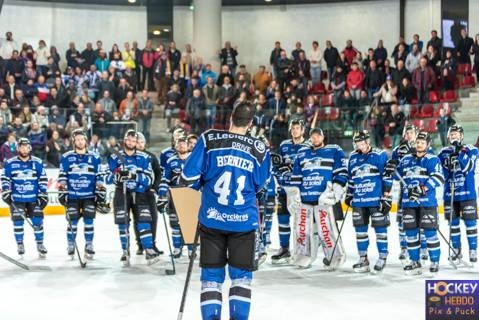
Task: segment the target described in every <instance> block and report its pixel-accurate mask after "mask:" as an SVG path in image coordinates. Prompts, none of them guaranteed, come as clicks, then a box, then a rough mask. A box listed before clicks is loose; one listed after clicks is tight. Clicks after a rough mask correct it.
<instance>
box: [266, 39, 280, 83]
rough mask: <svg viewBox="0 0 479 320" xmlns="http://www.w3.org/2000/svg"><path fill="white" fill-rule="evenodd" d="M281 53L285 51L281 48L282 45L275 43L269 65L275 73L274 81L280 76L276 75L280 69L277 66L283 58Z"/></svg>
mask: <svg viewBox="0 0 479 320" xmlns="http://www.w3.org/2000/svg"><path fill="white" fill-rule="evenodd" d="M281 51H283V49H282V48H281V43H280V42H279V41H276V42H275V43H274V48H273V50H272V51H271V55H270V56H269V64H270V66H271V70H272V71H273V78H274V79H276V77H277V76H278V74H277V73H276V70H277V68H278V66H277V64H278V60H279V58H280V56H281Z"/></svg>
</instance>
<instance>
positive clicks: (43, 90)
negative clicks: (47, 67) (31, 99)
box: [34, 75, 50, 103]
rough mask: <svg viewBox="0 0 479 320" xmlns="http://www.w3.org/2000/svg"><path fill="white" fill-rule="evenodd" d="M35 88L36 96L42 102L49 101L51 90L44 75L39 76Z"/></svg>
mask: <svg viewBox="0 0 479 320" xmlns="http://www.w3.org/2000/svg"><path fill="white" fill-rule="evenodd" d="M34 87H35V95H36V96H37V97H38V99H40V102H42V103H43V102H45V101H47V98H48V94H49V93H50V89H49V88H48V84H47V83H46V82H45V77H44V76H43V75H40V76H38V80H37V82H36V83H35V84H34Z"/></svg>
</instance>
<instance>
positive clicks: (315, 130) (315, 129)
mask: <svg viewBox="0 0 479 320" xmlns="http://www.w3.org/2000/svg"><path fill="white" fill-rule="evenodd" d="M315 133H317V134H319V135H321V136H324V133H323V130H322V129H321V128H313V129H311V131H309V136H310V137H311V136H312V135H313V134H315Z"/></svg>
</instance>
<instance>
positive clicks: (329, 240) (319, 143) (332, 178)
mask: <svg viewBox="0 0 479 320" xmlns="http://www.w3.org/2000/svg"><path fill="white" fill-rule="evenodd" d="M310 140H311V144H310V146H308V147H304V148H302V149H301V150H299V152H298V156H297V157H296V160H295V162H294V167H293V173H292V175H291V182H290V185H291V187H294V186H297V187H299V194H298V195H297V196H296V199H291V201H290V199H288V201H287V202H288V208H289V210H290V212H292V213H293V212H294V216H295V223H294V259H293V261H294V264H295V265H297V266H299V267H302V268H308V267H310V266H311V264H312V263H313V261H314V260H315V259H316V254H317V250H318V243H317V241H318V240H317V237H316V236H315V235H314V233H315V232H314V223H316V225H317V229H318V233H319V241H320V242H321V244H322V247H323V250H324V255H325V260H328V261H330V263H329V267H330V268H332V269H334V268H337V267H338V266H339V265H340V264H342V263H344V261H345V258H346V255H345V252H344V248H343V246H342V242H341V240H339V241H338V244H337V248H336V249H333V248H334V246H335V243H336V241H337V237H338V230H337V227H336V221H335V217H334V212H333V206H334V205H336V204H337V203H338V202H339V201H340V200H341V198H342V196H343V194H344V189H345V185H346V183H347V179H348V171H347V168H346V158H345V154H344V151H343V150H342V149H341V148H340V147H339V146H337V145H325V144H324V135H323V131H322V130H321V129H319V128H315V129H312V130H311V133H310ZM291 187H288V188H289V190H286V192H287V194H288V196H289V197H292V198H293V197H295V192H294V189H293V190H291ZM296 190H298V189H296ZM333 250H334V252H333ZM333 254H334V256H332V255H333Z"/></svg>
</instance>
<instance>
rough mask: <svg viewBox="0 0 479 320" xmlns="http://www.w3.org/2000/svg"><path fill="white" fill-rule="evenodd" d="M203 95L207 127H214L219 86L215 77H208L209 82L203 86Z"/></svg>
mask: <svg viewBox="0 0 479 320" xmlns="http://www.w3.org/2000/svg"><path fill="white" fill-rule="evenodd" d="M202 91H203V96H204V97H205V103H206V108H207V112H206V118H207V119H206V127H207V128H212V127H213V125H214V123H215V121H216V104H217V103H218V96H219V91H220V89H219V87H218V86H217V85H216V84H215V81H214V78H212V77H208V78H207V84H205V85H204V86H203V89H202Z"/></svg>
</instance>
